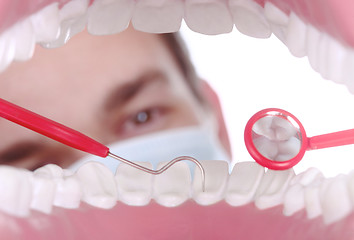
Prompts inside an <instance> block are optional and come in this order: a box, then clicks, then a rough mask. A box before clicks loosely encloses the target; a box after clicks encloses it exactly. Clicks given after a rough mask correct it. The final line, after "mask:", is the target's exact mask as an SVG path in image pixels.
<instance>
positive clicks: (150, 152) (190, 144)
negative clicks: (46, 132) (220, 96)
mask: <svg viewBox="0 0 354 240" xmlns="http://www.w3.org/2000/svg"><path fill="white" fill-rule="evenodd" d="M109 149H110V152H112V153H114V154H116V155H118V156H120V157H123V158H125V159H127V160H129V161H133V162H150V163H151V164H152V166H153V168H154V169H156V168H157V165H158V163H159V162H162V161H165V162H166V161H171V160H173V159H174V158H176V157H180V156H191V157H193V158H195V159H197V160H198V161H203V160H223V161H229V160H230V158H229V157H228V154H227V153H226V152H225V150H224V148H223V147H222V145H221V143H220V141H219V139H218V138H217V136H216V131H215V130H214V128H213V127H212V126H211V124H209V123H206V124H203V125H202V126H192V127H183V128H176V129H171V130H166V131H161V132H157V133H152V134H147V135H143V136H139V137H135V138H131V139H128V140H124V141H120V142H117V143H115V144H112V145H110V146H109ZM89 161H97V162H101V163H102V164H104V165H105V166H106V167H108V168H109V169H110V170H111V171H112V172H113V173H115V172H116V169H117V166H118V164H121V162H119V161H117V160H115V159H113V158H110V157H106V158H101V157H97V156H93V155H92V156H87V157H85V158H83V159H81V160H79V161H78V162H76V163H74V164H73V165H72V166H71V167H70V169H71V170H74V171H76V170H77V169H78V168H79V167H80V166H81V165H82V164H84V163H85V162H89ZM185 162H186V163H188V164H189V166H190V169H191V170H193V169H194V168H195V164H194V163H193V162H190V161H185Z"/></svg>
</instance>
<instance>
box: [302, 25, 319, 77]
mask: <svg viewBox="0 0 354 240" xmlns="http://www.w3.org/2000/svg"><path fill="white" fill-rule="evenodd" d="M320 39H321V33H320V32H319V31H318V30H317V29H316V28H315V27H313V26H312V25H308V26H307V34H306V52H307V57H308V59H309V63H310V65H311V67H312V68H313V69H314V70H315V71H317V72H318V70H319V67H318V56H317V52H318V44H319V42H320Z"/></svg>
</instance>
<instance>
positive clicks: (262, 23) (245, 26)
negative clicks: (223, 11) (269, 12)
mask: <svg viewBox="0 0 354 240" xmlns="http://www.w3.org/2000/svg"><path fill="white" fill-rule="evenodd" d="M229 7H230V11H231V13H232V16H233V19H234V23H235V26H236V28H237V29H238V30H239V31H240V32H241V33H243V34H246V35H248V36H251V37H255V38H269V37H270V35H271V34H272V32H271V30H270V26H269V23H268V21H267V19H266V18H265V16H264V11H263V8H262V7H261V6H260V5H259V4H257V3H256V2H254V1H252V0H229Z"/></svg>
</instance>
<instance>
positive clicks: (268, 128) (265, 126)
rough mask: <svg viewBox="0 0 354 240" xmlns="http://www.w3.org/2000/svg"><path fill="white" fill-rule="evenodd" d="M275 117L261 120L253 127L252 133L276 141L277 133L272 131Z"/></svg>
mask: <svg viewBox="0 0 354 240" xmlns="http://www.w3.org/2000/svg"><path fill="white" fill-rule="evenodd" d="M272 123H273V117H264V118H261V119H259V120H258V121H257V122H256V123H255V124H254V125H253V127H252V131H254V132H255V133H257V134H258V135H262V136H265V137H267V138H269V139H275V133H274V130H273V129H272Z"/></svg>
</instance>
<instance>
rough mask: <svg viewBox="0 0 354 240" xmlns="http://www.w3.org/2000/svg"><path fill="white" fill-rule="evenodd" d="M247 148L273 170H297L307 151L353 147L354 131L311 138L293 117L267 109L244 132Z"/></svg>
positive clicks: (251, 120) (259, 161)
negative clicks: (343, 146) (342, 146)
mask: <svg viewBox="0 0 354 240" xmlns="http://www.w3.org/2000/svg"><path fill="white" fill-rule="evenodd" d="M244 138H245V144H246V148H247V150H248V152H249V153H250V155H251V156H252V157H253V159H254V160H255V161H256V162H257V163H259V164H260V165H262V166H264V167H267V168H269V169H273V170H285V169H288V168H291V167H293V166H295V165H296V164H297V163H298V162H299V161H300V160H301V159H302V157H303V156H304V154H305V151H307V150H315V149H321V148H329V147H336V146H341V145H348V144H354V129H349V130H345V131H340V132H334V133H329V134H324V135H319V136H314V137H310V138H308V137H307V136H306V132H305V129H304V127H303V126H302V124H301V122H300V121H299V120H298V119H297V118H296V117H295V116H294V115H292V114H291V113H289V112H287V111H285V110H282V109H278V108H268V109H264V110H261V111H259V112H257V113H256V114H255V115H253V116H252V117H251V118H250V120H249V121H248V123H247V125H246V128H245V134H244Z"/></svg>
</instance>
